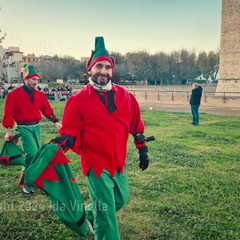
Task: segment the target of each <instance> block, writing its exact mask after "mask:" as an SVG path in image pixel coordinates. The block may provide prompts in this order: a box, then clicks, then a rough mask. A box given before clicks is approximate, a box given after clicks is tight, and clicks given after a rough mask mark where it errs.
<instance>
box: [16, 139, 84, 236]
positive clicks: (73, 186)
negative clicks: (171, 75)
mask: <svg viewBox="0 0 240 240" xmlns="http://www.w3.org/2000/svg"><path fill="white" fill-rule="evenodd" d="M69 163H70V160H69V159H68V158H67V157H66V155H65V154H64V152H63V150H62V148H61V147H59V146H58V145H57V144H52V143H51V144H45V145H43V146H42V147H41V148H40V149H39V150H38V152H37V153H36V155H35V157H34V159H33V160H32V162H31V163H30V165H29V167H27V168H26V169H25V170H24V172H23V177H22V178H21V182H20V184H21V185H23V186H24V185H28V186H37V187H38V188H40V189H41V190H43V191H44V192H45V193H46V195H47V196H48V198H49V200H50V201H51V204H52V208H53V211H54V212H55V213H56V214H57V215H58V217H59V218H60V219H61V220H62V222H63V223H64V224H65V225H66V226H67V227H69V228H70V229H72V230H73V231H75V232H77V233H79V234H81V235H82V236H84V237H86V236H87V223H86V219H85V206H84V204H83V199H82V195H81V192H80V189H79V187H78V184H77V183H76V182H75V178H74V175H73V172H72V170H71V167H70V165H69Z"/></svg>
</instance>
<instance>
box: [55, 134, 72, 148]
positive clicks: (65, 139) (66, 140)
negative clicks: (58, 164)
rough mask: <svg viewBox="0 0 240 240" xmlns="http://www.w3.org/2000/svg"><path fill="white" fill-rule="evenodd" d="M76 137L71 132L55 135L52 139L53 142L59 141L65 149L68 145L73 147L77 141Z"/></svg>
mask: <svg viewBox="0 0 240 240" xmlns="http://www.w3.org/2000/svg"><path fill="white" fill-rule="evenodd" d="M75 140H76V137H73V136H71V135H69V134H65V135H63V136H60V137H55V138H54V139H52V140H51V142H52V143H58V144H59V145H60V146H61V147H62V148H63V149H64V148H66V147H72V146H73V145H74V143H75Z"/></svg>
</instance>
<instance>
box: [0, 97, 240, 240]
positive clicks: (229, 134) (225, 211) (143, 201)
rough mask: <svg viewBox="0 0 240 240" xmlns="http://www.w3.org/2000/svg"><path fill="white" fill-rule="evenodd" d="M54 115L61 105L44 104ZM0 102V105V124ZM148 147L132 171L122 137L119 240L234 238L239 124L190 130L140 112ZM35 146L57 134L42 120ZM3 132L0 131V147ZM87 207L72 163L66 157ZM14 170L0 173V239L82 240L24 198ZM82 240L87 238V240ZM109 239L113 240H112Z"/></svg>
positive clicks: (209, 121)
mask: <svg viewBox="0 0 240 240" xmlns="http://www.w3.org/2000/svg"><path fill="white" fill-rule="evenodd" d="M51 103H52V106H53V108H54V109H55V111H56V113H57V115H58V116H61V114H62V110H63V106H64V104H65V103H64V102H51ZM3 104H4V102H3V100H0V110H1V111H0V116H1V117H2V109H3ZM142 117H143V119H144V122H145V126H146V130H145V135H146V136H150V135H154V136H155V138H156V141H155V142H150V143H149V144H148V146H149V157H150V161H151V162H150V166H149V168H148V169H147V170H146V171H144V172H142V171H140V170H139V169H138V161H137V157H138V154H137V150H136V149H135V148H134V144H133V139H132V137H131V136H130V138H129V152H128V164H127V167H128V171H129V183H130V192H131V196H130V200H129V202H128V204H127V205H126V206H125V207H124V208H123V209H122V210H121V211H120V212H119V213H118V220H119V227H120V231H121V239H123V240H157V239H158V240H160V239H163V240H170V239H171V240H187V239H193V240H195V239H199V240H205V239H212V240H217V239H222V240H227V239H231V240H232V239H236V240H238V239H240V151H239V149H240V119H239V117H232V116H231V117H230V116H218V115H211V114H201V120H200V124H201V125H200V126H197V127H196V126H192V125H191V124H190V123H191V114H190V113H173V112H162V111H155V110H144V111H142ZM41 124H42V137H43V139H42V140H43V143H46V142H48V141H49V140H50V139H51V138H53V137H55V136H56V135H57V131H56V129H55V128H54V126H53V125H52V124H51V123H49V122H48V121H47V120H44V121H42V123H41ZM4 135H5V131H4V129H3V127H1V128H0V143H1V144H2V142H3V137H4ZM67 155H68V157H69V158H70V160H71V161H72V163H71V166H72V169H73V171H74V173H75V175H76V180H77V182H78V183H79V186H80V188H81V191H82V194H83V197H84V200H85V203H86V204H88V203H89V198H88V192H87V188H86V183H85V177H84V176H83V174H82V173H81V171H80V168H79V158H78V156H77V155H75V154H74V153H72V152H69V153H67ZM20 170H21V167H17V166H13V167H4V166H0V182H1V184H0V198H1V200H0V239H6V240H9V239H14V240H16V239H21V240H22V239H31V240H33V239H39V240H40V239H41V240H43V239H47V240H50V239H54V240H55V239H56V240H75V239H84V238H81V237H79V236H78V235H77V234H75V233H74V232H72V231H71V230H69V229H67V228H66V227H65V225H63V224H62V223H61V222H60V221H59V220H58V218H57V216H56V215H55V214H54V213H53V211H52V209H51V206H50V202H49V201H48V199H47V197H46V196H45V195H44V194H43V193H42V192H40V191H37V192H36V193H35V194H33V195H30V196H29V195H24V194H23V193H22V191H21V189H20V188H19V187H18V186H17V185H16V180H17V178H18V175H19V173H20ZM86 239H93V237H92V236H91V235H90V236H89V237H88V238H86ZM113 240H114V239H113Z"/></svg>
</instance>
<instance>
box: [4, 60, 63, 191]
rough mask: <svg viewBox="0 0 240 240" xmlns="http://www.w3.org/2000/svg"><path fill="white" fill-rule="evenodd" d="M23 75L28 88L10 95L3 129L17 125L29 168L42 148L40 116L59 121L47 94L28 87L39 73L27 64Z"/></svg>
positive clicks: (6, 104)
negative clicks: (28, 82)
mask: <svg viewBox="0 0 240 240" xmlns="http://www.w3.org/2000/svg"><path fill="white" fill-rule="evenodd" d="M22 73H23V78H24V82H25V84H24V85H23V86H21V87H18V88H16V89H14V90H12V91H11V92H10V93H9V94H8V95H7V98H6V102H5V106H4V114H3V119H2V125H3V127H5V128H6V129H12V128H13V127H14V124H15V123H16V131H17V132H18V133H20V134H21V135H20V138H19V139H20V141H21V145H22V149H23V151H24V153H25V166H26V167H27V166H28V165H29V164H30V162H31V161H32V159H33V158H34V156H35V154H36V152H37V151H38V149H39V148H40V147H41V135H40V124H39V121H40V120H41V119H42V115H41V114H43V115H44V116H45V117H46V118H48V119H49V120H51V121H52V122H53V123H56V122H58V119H57V118H56V116H55V115H54V111H53V109H52V107H51V106H50V104H49V102H48V100H47V98H46V96H45V95H44V93H43V92H40V91H38V90H36V89H34V88H30V87H29V86H28V84H27V81H29V79H32V78H39V77H40V76H39V73H38V71H37V70H36V69H35V68H34V67H33V66H31V65H27V64H25V65H24V66H23V69H22ZM23 191H24V192H25V193H31V192H33V189H32V188H29V189H27V187H26V188H24V189H23Z"/></svg>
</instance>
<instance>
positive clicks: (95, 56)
mask: <svg viewBox="0 0 240 240" xmlns="http://www.w3.org/2000/svg"><path fill="white" fill-rule="evenodd" d="M98 60H108V61H109V62H110V63H111V65H112V68H113V69H114V66H115V63H114V60H113V58H112V57H111V56H110V54H109V52H108V50H107V49H106V48H105V43H104V38H103V37H102V36H99V37H95V50H94V51H92V55H91V57H90V59H89V60H88V62H87V69H88V71H89V70H90V69H91V67H92V66H93V65H94V64H95V63H96V61H98Z"/></svg>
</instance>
